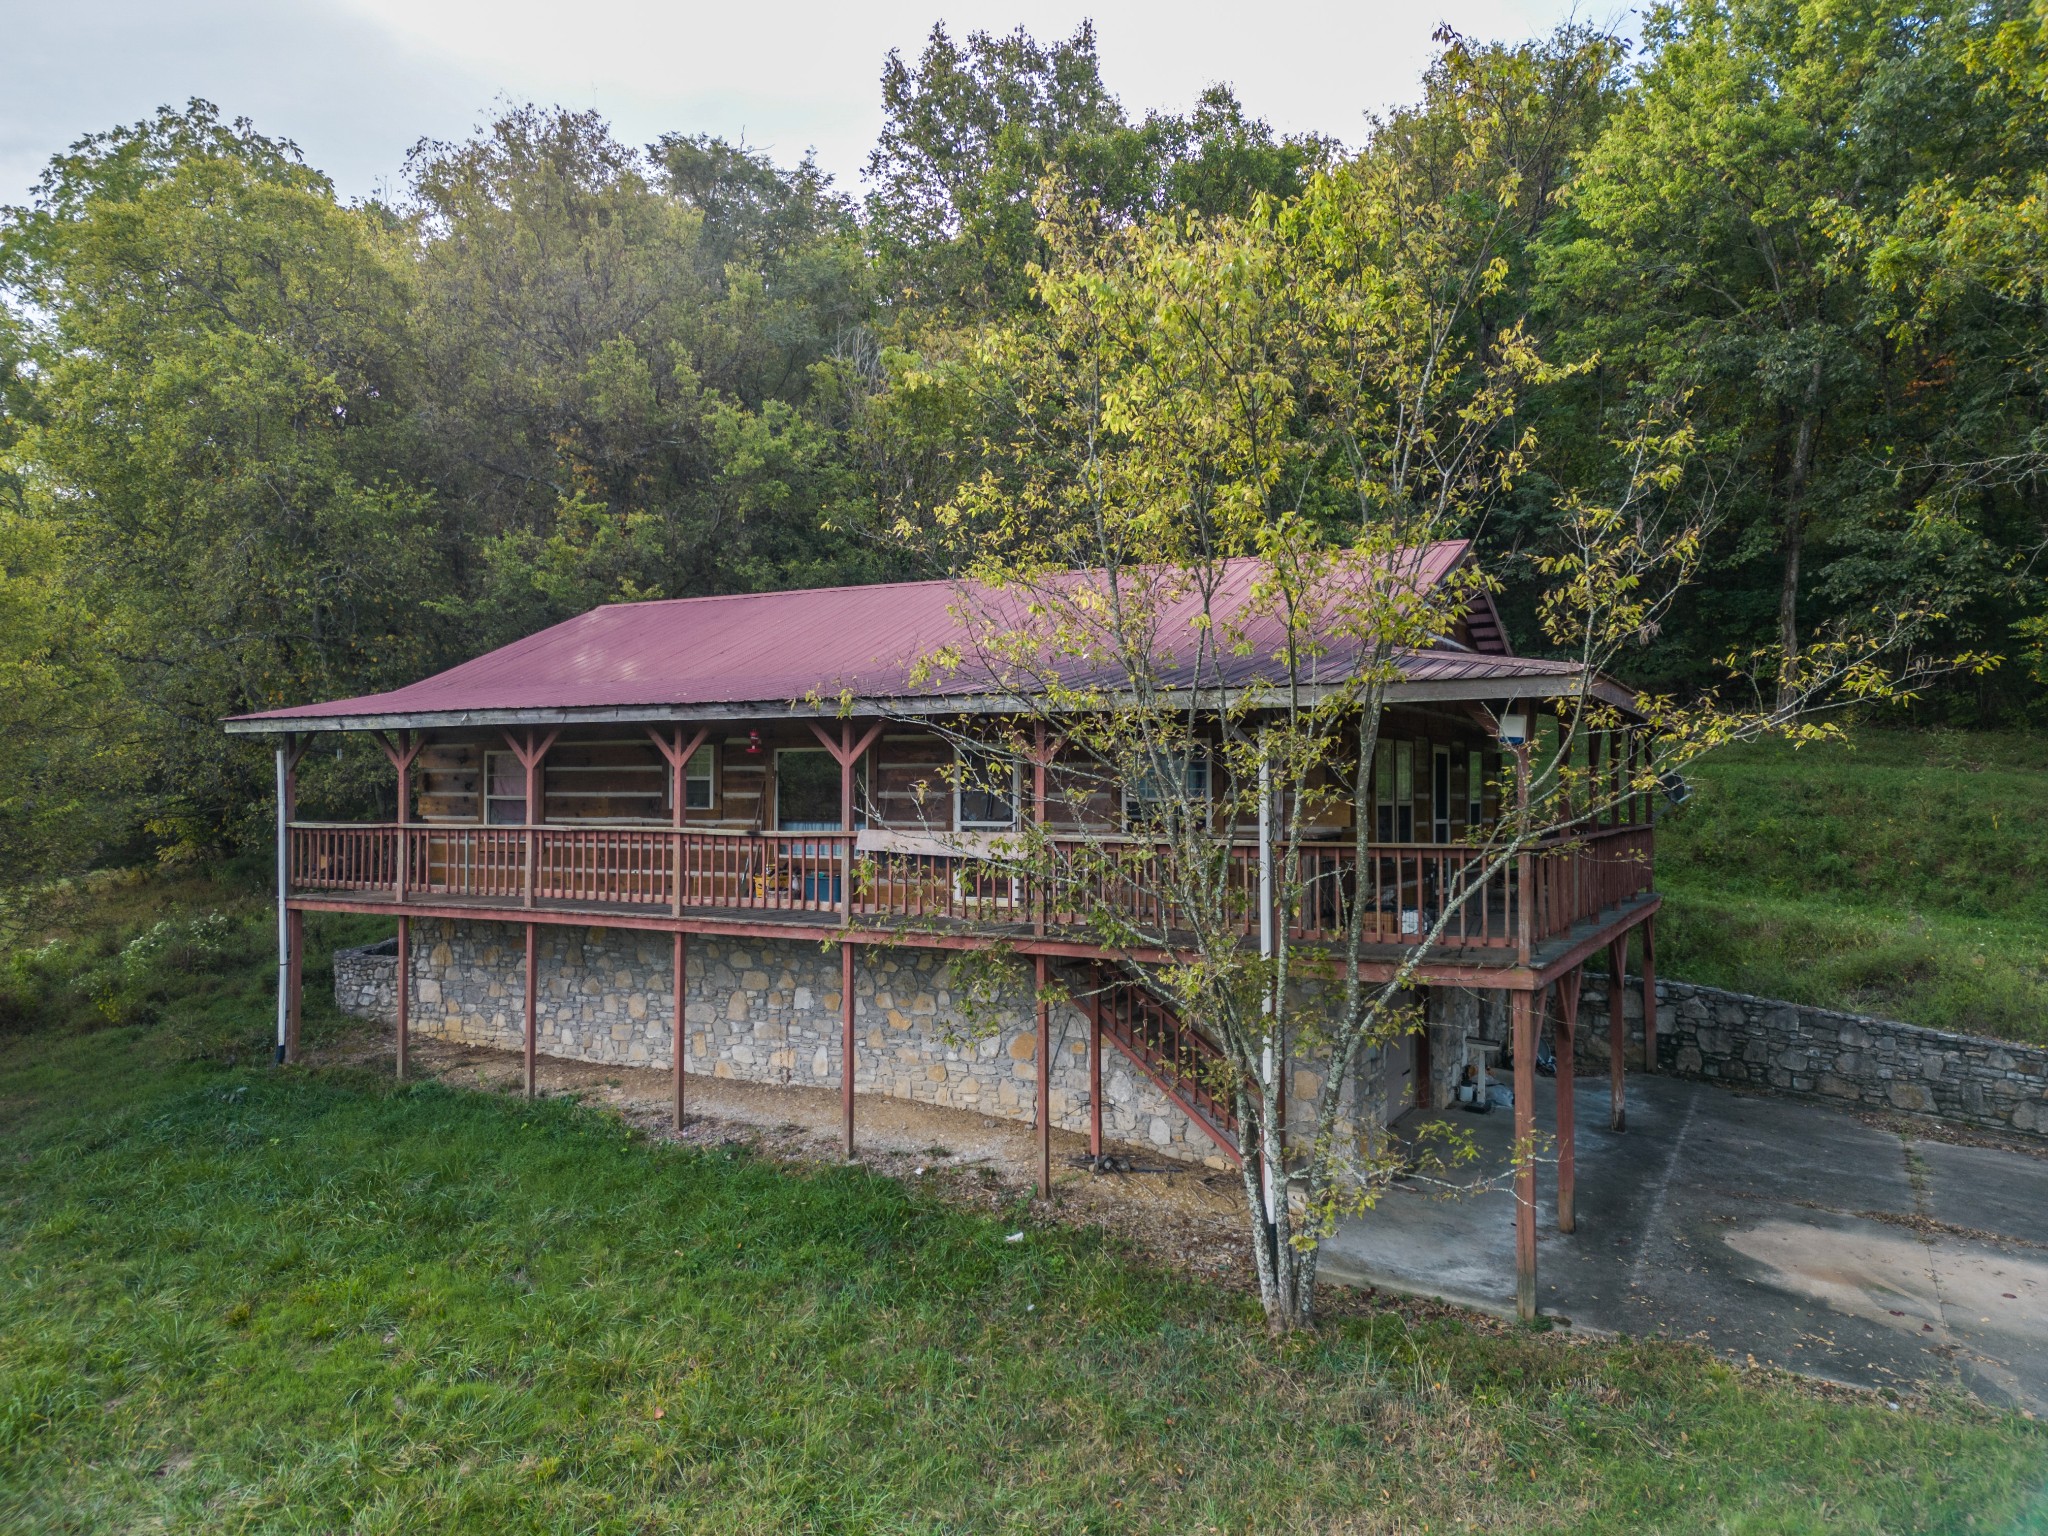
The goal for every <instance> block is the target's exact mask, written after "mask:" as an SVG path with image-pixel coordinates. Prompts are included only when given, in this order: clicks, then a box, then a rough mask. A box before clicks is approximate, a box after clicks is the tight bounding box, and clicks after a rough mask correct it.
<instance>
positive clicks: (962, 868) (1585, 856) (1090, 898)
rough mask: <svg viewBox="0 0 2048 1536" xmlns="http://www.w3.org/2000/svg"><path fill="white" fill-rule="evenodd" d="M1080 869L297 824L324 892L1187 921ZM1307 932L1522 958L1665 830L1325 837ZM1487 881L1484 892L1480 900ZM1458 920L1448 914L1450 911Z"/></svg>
mask: <svg viewBox="0 0 2048 1536" xmlns="http://www.w3.org/2000/svg"><path fill="white" fill-rule="evenodd" d="M1055 847H1056V848H1058V849H1060V850H1061V852H1062V854H1063V855H1064V856H1063V857H1062V859H1061V861H1060V862H1061V865H1062V868H1063V869H1064V871H1065V878H1063V879H1062V880H1061V881H1059V882H1057V883H1056V884H1055V886H1054V888H1053V889H1052V891H1051V892H1050V893H1049V894H1045V893H1041V892H1040V891H1039V890H1037V889H1035V888H1033V887H1032V886H1031V884H1030V882H1027V881H1026V880H1024V879H1023V878H1021V877H1020V876H1018V875H1017V874H1016V873H1015V872H1014V871H1012V870H1008V869H1005V868H1004V867H1003V866H1002V864H1001V862H1000V861H999V860H997V859H993V858H990V857H986V856H981V857H977V856H975V855H973V854H970V853H934V852H920V851H896V850H892V849H887V848H884V849H879V850H877V849H865V850H864V849H861V848H859V847H858V846H857V839H856V837H855V836H854V835H851V834H847V833H841V832H761V833H749V834H733V833H725V832H699V831H687V830H685V831H677V830H675V829H673V828H666V827H562V826H542V827H518V826H446V825H432V824H425V825H411V826H406V827H396V826H390V825H373V826H365V825H331V824H315V823H299V824H295V825H294V826H293V827H292V829H291V884H292V887H293V889H295V890H297V891H301V892H305V893H308V894H317V893H321V892H333V893H338V894H344V895H377V896H387V897H395V896H397V895H398V894H399V893H400V882H399V879H398V875H399V872H400V870H401V869H402V870H403V872H404V880H403V894H404V896H405V897H406V898H407V899H409V900H413V901H449V902H454V903H459V904H463V905H475V906H479V907H485V908H492V907H512V908H522V907H528V906H534V905H543V904H544V905H548V906H568V907H576V908H591V909H595V910H603V909H606V908H613V909H618V908H624V909H629V910H631V909H643V910H645V909H653V910H662V909H666V910H669V911H673V912H684V911H691V912H705V911H712V912H721V911H726V912H736V913H749V912H768V913H795V914H802V913H811V914H822V915H827V916H832V917H837V918H843V919H847V920H852V921H855V922H872V923H880V924H912V925H914V924H920V923H941V924H947V925H960V926H966V927H977V926H979V927H987V928H1001V929H1004V930H1007V931H1016V929H1017V928H1018V927H1019V926H1023V925H1037V926H1039V927H1042V928H1045V929H1048V930H1051V931H1060V930H1066V929H1071V928H1074V927H1075V926H1077V925H1079V924H1080V923H1081V922H1082V921H1083V919H1084V917H1085V916H1086V915H1087V914H1089V913H1099V912H1108V913H1112V914H1115V915H1117V916H1118V917H1120V918H1121V919H1122V920H1123V921H1124V922H1126V923H1128V924H1129V925H1130V926H1131V927H1132V928H1133V929H1134V930H1137V931H1139V932H1154V933H1159V932H1169V931H1172V930H1175V929H1181V928H1184V927H1185V926H1186V925H1185V924H1183V923H1180V922H1177V921H1176V920H1175V912H1174V910H1173V906H1172V903H1171V902H1170V900H1169V898H1168V897H1167V895H1166V894H1165V891H1166V890H1167V888H1169V887H1170V886H1171V885H1172V883H1173V882H1172V881H1170V880H1167V879H1163V878H1162V874H1163V871H1162V869H1161V867H1160V865H1161V861H1163V860H1164V859H1165V858H1167V857H1168V854H1167V853H1166V852H1165V851H1164V850H1161V849H1156V848H1152V847H1149V846H1146V845H1142V844H1138V843H1121V844H1117V843H1110V844H1105V843H1102V842H1100V841H1094V840H1080V839H1076V840H1071V841H1067V842H1063V843H1056V844H1055ZM1258 857H1259V855H1258V849H1257V848H1256V847H1254V846H1250V845H1238V846H1233V847H1231V848H1230V849H1229V850H1228V854H1227V860H1228V862H1227V866H1219V868H1218V878H1219V879H1220V880H1221V881H1222V882H1223V889H1224V891H1225V892H1226V900H1227V910H1228V911H1229V912H1230V913H1231V919H1230V920H1231V921H1232V923H1234V924H1235V926H1236V927H1237V929H1238V931H1240V932H1241V933H1243V934H1244V935H1245V936H1246V937H1251V936H1253V935H1255V934H1256V932H1257V927H1258V924H1257V915H1256V914H1257V891H1258ZM1295 857H1296V859H1297V863H1296V865H1295V867H1294V870H1293V878H1291V879H1290V878H1287V873H1288V872H1287V871H1284V870H1283V871H1282V872H1281V879H1280V886H1281V889H1282V891H1283V892H1286V891H1292V892H1293V893H1294V905H1293V910H1292V911H1291V912H1288V913H1285V914H1283V916H1284V917H1285V919H1286V921H1287V927H1288V931H1289V932H1290V933H1291V935H1292V936H1293V937H1295V938H1296V939H1300V940H1303V941H1306V942H1311V943H1332V942H1337V941H1340V940H1342V939H1343V938H1344V937H1345V935H1346V934H1347V932H1348V931H1349V924H1350V922H1351V920H1352V918H1353V917H1354V915H1355V916H1356V917H1357V919H1358V922H1359V928H1360V936H1361V938H1362V939H1363V941H1364V942H1365V943H1367V944H1400V943H1406V942H1412V941H1414V940H1415V939H1416V938H1418V937H1419V936H1420V935H1422V934H1423V933H1426V932H1428V931H1430V930H1431V929H1433V928H1434V927H1435V926H1436V925H1437V923H1438V921H1439V919H1440V918H1442V919H1443V920H1444V932H1443V942H1444V944H1445V945H1446V946H1448V947H1451V948H1473V947H1479V948H1514V947H1516V946H1518V945H1520V944H1523V943H1527V942H1542V941H1543V940H1545V939H1549V938H1553V937H1556V936H1557V935H1560V934H1563V933H1565V932H1568V931H1569V930H1570V929H1571V928H1572V927H1573V926H1574V925H1575V924H1578V923H1580V922H1583V921H1585V920H1587V919H1589V918H1592V917H1594V916H1596V915H1597V914H1598V913H1600V912H1602V911H1604V910H1607V909H1609V908H1613V907H1617V906H1620V905H1622V904H1623V903H1625V902H1628V901H1630V900H1632V899H1633V898H1635V897H1637V896H1641V895H1644V894H1647V893H1648V892H1649V891H1650V889H1651V886H1652V857H1653V843H1652V832H1651V828H1650V827H1649V826H1648V825H1646V824H1636V825H1631V826H1619V827H1605V828H1599V829H1589V830H1586V831H1583V832H1580V833H1576V834H1573V835H1571V836H1567V837H1562V838H1555V839H1552V840H1550V841H1549V842H1547V843H1545V844H1544V845H1542V846H1540V847H1538V848H1536V849H1534V850H1531V851H1530V852H1528V853H1525V854H1523V855H1520V856H1519V857H1517V858H1513V859H1509V860H1506V861H1504V862H1503V863H1502V864H1501V867H1499V868H1498V869H1494V870H1491V871H1490V872H1489V871H1486V870H1484V869H1482V868H1481V867H1480V866H1479V865H1478V863H1477V861H1476V859H1475V850H1473V849H1471V848H1469V847H1466V846H1463V845H1460V844H1455V843H1452V844H1440V843H1414V844H1373V845H1371V846H1369V847H1368V848H1367V849H1366V851H1365V855H1364V858H1363V859H1362V860H1361V858H1360V856H1359V850H1358V848H1357V847H1356V845H1354V844H1350V843H1316V844H1310V845H1307V846H1305V847H1303V848H1302V849H1300V850H1299V852H1298V853H1297V854H1296V856H1295ZM1468 887H1469V888H1470V889H1469V890H1468ZM1446 913H1448V916H1447V917H1446Z"/></svg>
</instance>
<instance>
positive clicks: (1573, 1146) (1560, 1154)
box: [1557, 966, 1586, 1232]
mask: <svg viewBox="0 0 2048 1536" xmlns="http://www.w3.org/2000/svg"><path fill="white" fill-rule="evenodd" d="M1585 980H1586V972H1585V968H1584V967H1583V966H1574V967H1573V968H1572V969H1571V970H1569V971H1567V972H1566V973H1565V974H1564V975H1562V976H1560V977H1558V978H1557V1230H1558V1231H1560V1232H1576V1231H1578V1229H1579V1218H1578V1213H1577V1210H1576V1209H1575V1207H1574V1205H1573V1197H1574V1195H1575V1193H1576V1190H1577V1179H1578V1166H1577V1162H1576V1160H1575V1153H1576V1151H1577V1147H1578V1119H1577V1114H1576V1109H1577V1104H1576V1085H1575V1084H1574V1082H1573V1077H1574V1075H1575V1074H1574V1071H1573V1065H1572V1063H1573V1060H1574V1057H1575V1055H1576V1053H1577V1050H1578V1044H1579V1040H1578V1034H1579V990H1580V988H1581V987H1582V986H1583V985H1584V984H1585Z"/></svg>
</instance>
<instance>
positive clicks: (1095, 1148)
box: [1088, 998, 1102, 1158]
mask: <svg viewBox="0 0 2048 1536" xmlns="http://www.w3.org/2000/svg"><path fill="white" fill-rule="evenodd" d="M1101 1004H1102V1000H1101V999H1100V998H1095V999H1092V1000H1091V1002H1090V1005H1089V1008H1088V1155H1089V1156H1090V1157H1094V1158H1099V1157H1101V1156H1102V1012H1101Z"/></svg>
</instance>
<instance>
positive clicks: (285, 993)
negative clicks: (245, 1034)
mask: <svg viewBox="0 0 2048 1536" xmlns="http://www.w3.org/2000/svg"><path fill="white" fill-rule="evenodd" d="M285 752H286V747H285V744H284V743H283V742H280V743H279V744H278V748H277V1060H278V1064H279V1065H280V1066H282V1065H283V1063H284V1042H285V1030H286V1027H287V1025H288V1023H289V1020H290V1015H291V986H292V931H291V915H290V913H289V912H288V911H287V910H286V908H285V902H286V900H287V899H288V898H289V895H290V890H289V884H290V878H291V876H290V857H291V827H290V822H291V813H292V812H291V806H290V804H289V803H288V800H287V797H286V793H285V777H286V775H287V773H289V771H290V770H289V769H288V768H287V767H286V766H285Z"/></svg>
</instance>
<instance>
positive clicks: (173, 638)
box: [4, 102, 432, 847]
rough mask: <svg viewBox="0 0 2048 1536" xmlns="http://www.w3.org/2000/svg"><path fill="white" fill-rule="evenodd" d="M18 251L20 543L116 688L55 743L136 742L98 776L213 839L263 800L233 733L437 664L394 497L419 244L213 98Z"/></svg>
mask: <svg viewBox="0 0 2048 1536" xmlns="http://www.w3.org/2000/svg"><path fill="white" fill-rule="evenodd" d="M4 240H5V260H6V282H7V287H8V288H9V289H10V290H12V292H13V293H14V294H15V295H17V296H18V297H19V298H20V299H21V300H23V301H24V310H23V313H25V314H26V315H28V316H29V317H31V318H30V321H29V334H28V337H27V352H28V356H29V358H30V359H31V360H32V363H33V369H34V375H35V378H34V385H33V390H32V395H33V399H32V403H31V404H30V406H29V408H28V409H27V411H26V413H25V417H24V418H21V419H20V428H19V430H20V436H19V441H18V442H17V443H16V445H15V449H14V452H15V454H16V455H17V459H16V462H18V463H20V464H22V465H25V466H28V467H29V472H28V473H26V474H25V475H24V477H23V482H22V483H23V484H24V486H25V492H24V507H25V515H26V517H27V518H28V519H29V520H30V521H31V522H32V523H33V524H34V527H32V528H25V529H23V530H21V532H22V535H23V537H24V538H25V539H26V541H27V546H28V547H29V548H31V549H34V550H39V551H42V552H44V554H45V555H47V554H51V553H54V554H55V555H56V556H58V557H61V560H62V567H61V569H62V575H61V577H58V578H56V579H57V580H59V581H60V582H61V583H62V584H64V585H66V586H68V587H70V588H72V589H73V591H75V592H76V594H77V595H78V597H79V598H80V599H82V602H83V606H84V608H85V610H86V611H87V612H90V613H91V614H92V615H93V618H94V622H93V624H92V626H91V629H90V645H91V647H92V648H93V649H94V651H95V652H96V653H97V654H98V655H99V656H100V657H103V658H105V659H107V660H109V661H110V662H111V663H112V666H113V669H114V671H115V675H117V676H118V679H119V698H118V700H106V701H104V703H103V706H102V708H101V710H100V711H99V712H98V713H97V715H96V717H95V718H94V719H93V720H92V721H91V723H90V725H85V724H82V723H81V722H80V721H79V719H78V717H77V715H76V714H75V713H71V712H66V713H65V715H64V717H63V723H62V725H61V726H60V727H59V728H62V729H71V730H80V731H82V732H83V733H84V734H86V735H88V736H90V735H91V734H93V733H94V732H96V731H97V732H116V731H122V730H123V729H124V727H129V726H132V731H133V735H132V736H126V735H125V734H124V735H122V736H119V737H117V738H116V739H114V740H112V741H109V742H107V743H106V745H107V746H108V747H109V749H110V750H109V752H108V755H107V757H106V759H105V761H106V762H108V763H122V764H133V765H134V767H135V768H136V770H137V771H139V772H140V773H141V774H142V776H143V782H142V784H141V785H140V786H135V785H129V786H125V787H127V788H128V789H129V790H130V791H131V792H133V791H134V790H135V789H137V788H139V789H140V790H141V792H142V793H143V794H144V795H145V796H146V802H145V803H146V804H148V805H149V807H150V809H151V813H152V817H153V820H154V823H155V825H156V827H157V829H158V835H159V837H160V838H161V840H162V841H163V842H164V843H166V844H169V845H171V846H173V847H176V846H180V845H184V846H199V845H205V844H208V843H210V842H211V840H212V838H213V837H214V835H215V832H216V829H218V828H219V827H221V826H223V825H225V824H227V823H228V822H229V821H230V820H231V818H232V817H233V816H234V815H235V814H236V813H237V811H238V808H240V807H244V806H246V805H247V804H248V803H249V802H250V800H251V788H252V786H251V784H250V783H249V782H248V778H247V774H248V770H249V765H248V763H247V761H246V759H244V758H242V757H241V756H240V755H238V754H235V753H232V752H231V751H229V750H228V749H227V748H226V747H225V746H224V745H223V743H222V740H221V737H220V733H219V730H218V726H217V722H218V721H219V719H220V717H221V716H223V715H226V714H230V713H234V712H236V711H238V710H244V709H253V708H261V707H263V706H265V705H268V704H273V703H281V702H284V701H285V700H287V699H294V698H302V697H305V696H306V695H308V694H311V693H332V692H355V691H360V690H361V689H362V688H363V687H365V686H366V685H368V686H373V685H375V684H376V683H378V682H380V681H386V680H388V681H393V682H395V681H397V680H398V679H399V678H402V677H404V676H406V675H407V674H409V673H411V672H413V671H414V670H415V669H416V667H417V666H418V664H419V662H420V660H421V658H422V656H423V655H424V654H427V646H426V644H425V641H426V637H427V636H428V635H430V634H431V631H432V625H431V623H430V622H427V621H426V616H425V612H424V609H423V607H422V605H421V599H422V597H423V596H424V595H425V593H426V592H427V591H428V590H430V588H431V585H432V583H431V579H430V578H429V576H428V574H427V573H428V571H429V569H430V568H431V565H432V554H431V549H430V546H429V544H428V541H427V538H426V529H427V523H428V515H427V499H426V498H425V497H423V496H422V495H420V494H419V493H418V492H417V491H415V490H413V489H411V488H410V487H408V486H406V485H404V484H403V483H401V482H400V481H399V479H398V475H399V474H400V473H402V466H403V465H404V464H405V462H406V460H407V453H406V449H405V437H404V431H403V424H402V422H401V420H400V419H399V416H398V413H397V410H396V407H395V403H394V396H395V381H396V378H397V376H398V368H397V366H396V355H397V353H398V352H399V351H400V350H401V349H402V347H403V342H404V316H405V309H406V303H407V274H406V271H405V267H404V264H403V261H402V259H401V258H402V248H401V246H400V245H399V243H398V241H397V240H396V239H395V238H394V233H393V230H392V228H391V226H390V224H389V222H388V221H387V220H386V219H384V218H383V217H382V215H381V214H380V213H379V212H378V211H377V210H374V209H348V208H343V207H340V206H339V205H338V204H337V203H336V202H335V200H334V197H333V191H332V188H331V187H330V186H329V185H328V183H327V181H326V180H325V178H324V177H322V176H320V175H319V174H318V173H317V172H315V171H312V170H310V169H308V168H307V167H306V166H305V165H304V164H303V163H302V162H301V161H300V160H299V159H298V156H297V153H296V151H295V150H293V148H292V147H291V146H290V145H288V144H283V143H280V142H278V141H274V140H270V139H266V138H264V137H263V136H261V135H260V134H257V133H256V132H255V130H254V129H253V128H251V127H250V126H249V125H248V124H247V123H245V122H237V123H234V124H226V123H223V122H222V121H221V120H220V118H219V116H218V114H217V113H216V112H215V110H214V109H213V108H212V107H211V106H209V105H208V104H206V103H204V102H194V103H192V104H191V105H190V106H189V107H188V108H187V109H186V110H185V111H183V112H170V111H165V112H164V113H162V114H160V115H159V116H158V117H157V118H155V119H153V120H151V121H149V122H145V123H141V124H137V125H135V126H134V127H132V128H126V129H121V130H117V131H115V132H113V133H109V134H104V135H96V136H94V137H92V138H88V139H86V140H82V141H81V142H80V143H79V144H78V145H77V146H75V147H74V148H73V150H72V152H71V153H70V154H68V155H65V156H60V157H59V158H58V159H57V160H56V161H54V162H53V163H52V165H51V168H50V169H49V171H48V172H47V173H46V174H45V176H44V177H43V179H42V181H41V182H40V183H39V185H38V188H37V195H36V199H35V203H34V205H33V206H32V207H30V208H27V209H16V210H11V211H10V212H9V213H8V215H7V218H6V225H5V232H4ZM53 541H54V542H53ZM38 558H41V556H39V557H38ZM61 611H62V610H61V609H60V610H59V612H61ZM92 675H98V672H97V669H96V668H95V669H92ZM54 723H55V722H53V724H54Z"/></svg>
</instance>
